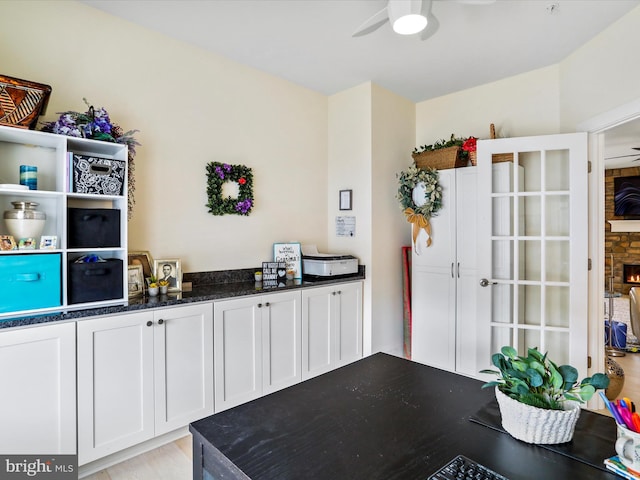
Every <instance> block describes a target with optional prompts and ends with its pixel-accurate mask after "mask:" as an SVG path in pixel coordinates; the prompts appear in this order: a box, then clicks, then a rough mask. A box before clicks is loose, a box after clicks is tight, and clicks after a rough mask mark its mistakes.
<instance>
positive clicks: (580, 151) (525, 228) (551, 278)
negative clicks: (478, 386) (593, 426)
mask: <svg viewBox="0 0 640 480" xmlns="http://www.w3.org/2000/svg"><path fill="white" fill-rule="evenodd" d="M586 152H587V138H586V134H571V135H552V136H544V137H522V138H510V139H497V140H484V141H479V142H478V263H479V265H478V266H479V268H478V272H479V276H480V278H479V281H478V287H477V288H478V295H477V307H478V313H479V316H478V318H479V322H480V323H479V325H478V327H479V331H480V332H481V336H480V345H479V347H480V348H479V353H478V365H479V366H480V369H481V368H485V367H486V366H488V365H490V358H491V355H492V354H493V353H495V352H499V351H500V348H501V347H502V346H504V345H511V346H513V347H515V348H516V349H517V350H518V352H519V353H520V354H526V351H527V349H528V348H532V347H538V349H539V350H540V351H542V352H549V356H550V358H551V359H552V360H554V361H555V362H556V363H558V364H565V363H570V364H572V365H574V366H576V368H578V370H579V371H580V372H581V373H584V374H585V375H586V370H587V353H586V352H587V274H588V270H587V262H588V259H587V153H586Z"/></svg>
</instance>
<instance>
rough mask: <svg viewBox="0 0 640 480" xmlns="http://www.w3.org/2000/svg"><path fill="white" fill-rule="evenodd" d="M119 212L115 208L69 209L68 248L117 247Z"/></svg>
mask: <svg viewBox="0 0 640 480" xmlns="http://www.w3.org/2000/svg"><path fill="white" fill-rule="evenodd" d="M120 215H121V213H120V210H118V209H115V208H69V209H68V214H67V238H68V240H67V245H68V247H69V248H104V247H119V246H120V245H121V243H120Z"/></svg>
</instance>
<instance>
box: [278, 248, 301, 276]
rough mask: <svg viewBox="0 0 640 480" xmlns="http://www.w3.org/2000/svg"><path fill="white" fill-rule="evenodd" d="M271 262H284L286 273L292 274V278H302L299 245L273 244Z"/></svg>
mask: <svg viewBox="0 0 640 480" xmlns="http://www.w3.org/2000/svg"><path fill="white" fill-rule="evenodd" d="M273 261H274V262H286V264H287V272H289V273H290V274H293V278H294V279H296V278H298V279H301V278H302V251H301V248H300V243H297V242H293V243H274V244H273Z"/></svg>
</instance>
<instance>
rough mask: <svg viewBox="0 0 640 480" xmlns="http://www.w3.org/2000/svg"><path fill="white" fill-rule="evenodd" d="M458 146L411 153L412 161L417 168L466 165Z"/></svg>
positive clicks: (438, 168)
mask: <svg viewBox="0 0 640 480" xmlns="http://www.w3.org/2000/svg"><path fill="white" fill-rule="evenodd" d="M460 152H461V149H460V147H448V148H441V149H439V150H427V151H425V152H420V153H413V154H411V156H412V157H413V160H414V162H415V163H416V167H418V168H435V169H436V170H446V169H447V168H459V167H466V166H467V161H466V160H465V159H462V158H460Z"/></svg>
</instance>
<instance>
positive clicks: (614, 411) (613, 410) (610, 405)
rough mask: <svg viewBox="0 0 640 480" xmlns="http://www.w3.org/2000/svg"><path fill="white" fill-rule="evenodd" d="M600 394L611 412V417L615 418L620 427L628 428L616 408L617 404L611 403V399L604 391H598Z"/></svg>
mask: <svg viewBox="0 0 640 480" xmlns="http://www.w3.org/2000/svg"><path fill="white" fill-rule="evenodd" d="M598 393H599V394H600V396H601V397H602V400H604V404H605V405H606V406H607V408H608V409H609V411H610V412H611V415H613V418H614V420H615V421H616V423H617V424H618V425H622V426H626V424H625V423H624V420H623V419H622V417H620V414H619V413H618V409H617V408H616V406H615V404H613V403H612V402H610V401H609V399H608V398H607V397H606V395H605V394H604V392H603V391H602V390H600V391H598Z"/></svg>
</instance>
